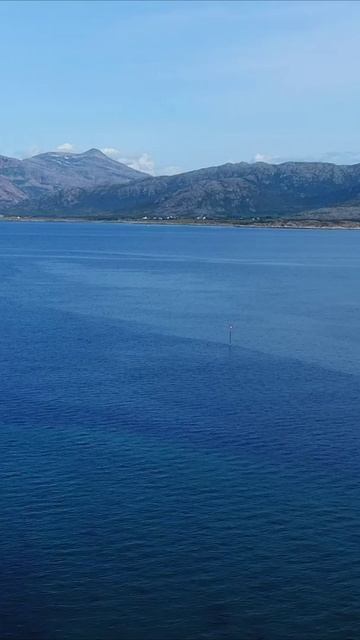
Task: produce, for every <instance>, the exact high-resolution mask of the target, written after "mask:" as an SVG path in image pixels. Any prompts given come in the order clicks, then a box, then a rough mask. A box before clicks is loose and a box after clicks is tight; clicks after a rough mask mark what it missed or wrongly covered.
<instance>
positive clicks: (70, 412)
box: [0, 222, 360, 640]
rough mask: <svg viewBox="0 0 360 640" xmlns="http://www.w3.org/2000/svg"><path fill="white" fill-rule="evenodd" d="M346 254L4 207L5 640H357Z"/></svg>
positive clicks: (214, 231) (355, 281) (352, 276)
mask: <svg viewBox="0 0 360 640" xmlns="http://www.w3.org/2000/svg"><path fill="white" fill-rule="evenodd" d="M359 248H360V232H359V231H356V230H354V231H351V230H306V229H304V230H299V229H295V230H284V229H250V228H248V229H240V228H231V227H215V226H211V227H210V226H196V225H193V226H191V225H189V226H171V225H142V224H102V223H101V224H96V223H62V222H59V223H50V222H42V223H40V222H38V223H36V222H19V223H15V222H2V223H1V224H0V384H1V387H0V388H1V393H0V456H1V464H0V587H1V588H0V638H1V640H10V639H11V640H305V639H306V640H358V638H359V637H360V607H359V604H360V557H359V550H360V429H359V427H360V425H359V408H360V404H359V401H360V398H359V392H360V331H359V326H360V250H359ZM230 333H231V335H230ZM230 338H231V344H230Z"/></svg>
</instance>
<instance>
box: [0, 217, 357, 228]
mask: <svg viewBox="0 0 360 640" xmlns="http://www.w3.org/2000/svg"><path fill="white" fill-rule="evenodd" d="M0 222H15V223H22V222H55V223H56V222H66V223H89V222H90V223H96V224H106V223H108V224H134V225H137V224H138V225H146V226H151V225H154V226H195V227H233V228H238V229H287V230H289V229H295V230H297V229H303V230H306V229H308V230H314V229H320V230H326V229H328V230H341V229H343V230H356V229H360V221H356V220H338V221H330V220H327V221H325V220H324V221H321V220H292V219H286V220H279V219H277V220H275V219H274V220H268V219H267V220H264V221H253V220H251V221H249V222H248V221H247V220H246V219H239V220H195V219H185V218H183V219H178V220H143V219H126V218H92V217H88V218H87V217H79V218H61V217H50V216H48V217H46V216H41V217H40V216H6V215H2V216H1V217H0Z"/></svg>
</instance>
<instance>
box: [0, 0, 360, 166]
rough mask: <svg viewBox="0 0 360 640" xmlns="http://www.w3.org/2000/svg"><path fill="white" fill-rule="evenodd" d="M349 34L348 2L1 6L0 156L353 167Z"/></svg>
mask: <svg viewBox="0 0 360 640" xmlns="http://www.w3.org/2000/svg"><path fill="white" fill-rule="evenodd" d="M359 33H360V3H358V2H346V1H342V2H336V1H334V2H331V1H330V2H326V1H324V2H311V1H305V2H296V1H291V2H286V1H280V2H268V1H265V2H253V1H252V2H235V1H234V2H226V1H222V2H217V1H213V2H207V1H205V0H204V1H200V2H191V1H184V2H181V1H169V2H167V1H165V0H164V1H162V2H151V1H146V2H136V1H133V2H106V1H105V2H96V1H91V2H86V1H84V2H81V1H79V2H72V1H65V0H63V1H61V2H47V1H43V2H32V1H31V0H30V1H25V2H17V1H11V2H7V1H5V2H4V1H3V2H0V77H1V87H2V96H1V97H2V99H1V102H0V116H1V118H0V123H1V126H0V153H2V154H6V155H16V156H19V157H21V156H25V155H30V154H31V153H35V152H38V151H45V150H53V149H56V148H57V147H59V146H60V147H61V148H64V149H67V148H68V149H70V148H73V149H74V150H76V151H82V150H85V149H87V148H89V147H98V148H101V149H107V150H109V151H108V153H109V154H112V155H113V157H116V158H118V159H123V160H125V161H126V162H128V163H130V164H132V165H133V166H139V167H142V168H144V169H148V170H150V171H153V172H156V173H162V172H164V171H166V172H175V171H177V170H188V169H193V168H198V167H201V166H210V165H215V164H222V163H224V162H229V161H230V162H238V161H241V160H246V161H252V160H254V159H256V158H259V159H260V158H265V159H269V160H275V161H280V160H282V159H289V158H292V159H309V160H312V159H323V160H330V161H339V162H354V161H359V160H360V127H359V126H358V124H359V123H358V121H359V114H360V72H359V60H360V55H359V54H360V37H359ZM63 145H67V146H65V147H64V146H63Z"/></svg>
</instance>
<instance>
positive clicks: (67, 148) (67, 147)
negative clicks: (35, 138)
mask: <svg viewBox="0 0 360 640" xmlns="http://www.w3.org/2000/svg"><path fill="white" fill-rule="evenodd" d="M56 151H61V152H62V153H74V152H75V146H74V145H73V144H71V143H70V142H64V143H63V144H59V146H58V147H56Z"/></svg>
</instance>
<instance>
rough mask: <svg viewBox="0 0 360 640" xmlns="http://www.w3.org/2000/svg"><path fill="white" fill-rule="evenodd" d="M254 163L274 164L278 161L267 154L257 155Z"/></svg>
mask: <svg viewBox="0 0 360 640" xmlns="http://www.w3.org/2000/svg"><path fill="white" fill-rule="evenodd" d="M253 161H254V162H268V163H273V162H275V161H276V159H275V158H274V156H269V155H267V154H266V153H255V156H254V159H253Z"/></svg>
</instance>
